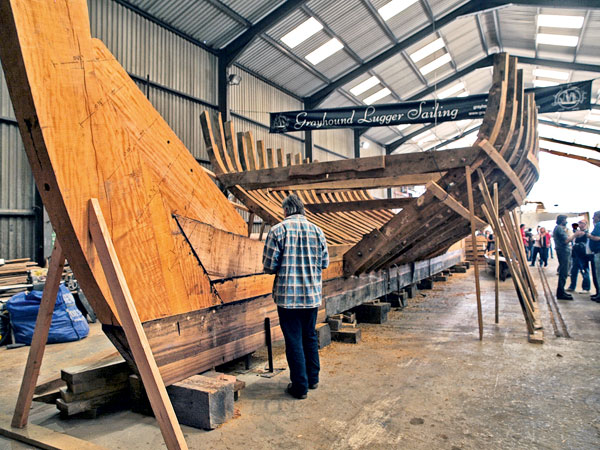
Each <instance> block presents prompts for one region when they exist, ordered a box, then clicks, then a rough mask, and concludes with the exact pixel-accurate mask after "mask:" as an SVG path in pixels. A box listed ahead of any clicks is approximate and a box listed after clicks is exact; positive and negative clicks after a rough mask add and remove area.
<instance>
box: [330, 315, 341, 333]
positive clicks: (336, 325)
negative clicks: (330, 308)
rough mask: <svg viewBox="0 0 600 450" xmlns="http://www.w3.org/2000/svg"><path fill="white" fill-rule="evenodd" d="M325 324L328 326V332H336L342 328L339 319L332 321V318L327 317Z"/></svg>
mask: <svg viewBox="0 0 600 450" xmlns="http://www.w3.org/2000/svg"><path fill="white" fill-rule="evenodd" d="M336 315H337V314H336ZM327 323H328V324H329V329H330V331H338V330H339V329H340V328H342V320H341V319H334V318H332V317H329V318H328V319H327Z"/></svg>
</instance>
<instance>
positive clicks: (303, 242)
mask: <svg viewBox="0 0 600 450" xmlns="http://www.w3.org/2000/svg"><path fill="white" fill-rule="evenodd" d="M263 266H264V268H265V272H267V273H274V274H276V275H275V282H274V283H273V299H274V300H275V303H277V305H278V306H281V307H283V308H314V307H317V306H320V305H321V295H322V285H321V270H322V269H326V268H327V266H329V253H328V252H327V242H326V241H325V235H324V234H323V231H321V229H320V228H319V227H318V226H316V225H315V224H313V223H311V222H309V221H308V220H306V217H304V215H302V214H294V215H292V216H289V217H286V218H285V219H284V220H283V222H281V223H278V224H277V225H275V226H274V227H273V228H271V230H270V231H269V235H268V236H267V240H266V242H265V248H264V251H263Z"/></svg>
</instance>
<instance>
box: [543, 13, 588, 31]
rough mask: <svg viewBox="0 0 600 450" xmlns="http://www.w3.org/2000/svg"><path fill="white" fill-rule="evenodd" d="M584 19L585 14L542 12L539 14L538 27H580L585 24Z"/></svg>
mask: <svg viewBox="0 0 600 450" xmlns="http://www.w3.org/2000/svg"><path fill="white" fill-rule="evenodd" d="M583 20H584V17H583V16H559V15H555V14H540V15H539V16H538V27H552V28H574V29H579V28H581V27H582V26H583Z"/></svg>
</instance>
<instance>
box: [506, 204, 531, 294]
mask: <svg viewBox="0 0 600 450" xmlns="http://www.w3.org/2000/svg"><path fill="white" fill-rule="evenodd" d="M509 217H511V218H512V223H513V228H514V230H515V234H516V235H518V237H519V239H518V241H517V242H518V246H517V247H518V249H519V253H520V254H521V261H523V268H524V269H525V270H524V271H525V275H526V277H527V280H528V281H529V286H530V287H531V292H532V294H533V299H534V300H535V301H536V302H537V298H538V291H537V288H536V286H535V282H534V281H533V276H532V275H531V271H530V270H529V264H528V263H527V254H526V253H525V244H524V243H523V239H521V233H520V232H519V231H518V228H517V224H518V223H519V221H518V220H517V213H516V211H515V210H513V211H512V212H511V214H510V216H509Z"/></svg>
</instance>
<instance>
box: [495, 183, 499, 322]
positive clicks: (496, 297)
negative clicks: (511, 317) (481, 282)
mask: <svg viewBox="0 0 600 450" xmlns="http://www.w3.org/2000/svg"><path fill="white" fill-rule="evenodd" d="M494 209H495V210H496V211H498V183H494ZM494 241H495V251H494V253H495V257H496V258H495V259H496V273H495V275H496V277H495V287H496V290H495V304H494V306H495V313H494V322H495V323H498V322H499V318H500V317H499V316H500V313H499V308H500V245H499V242H500V238H499V237H498V235H495V238H494Z"/></svg>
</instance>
